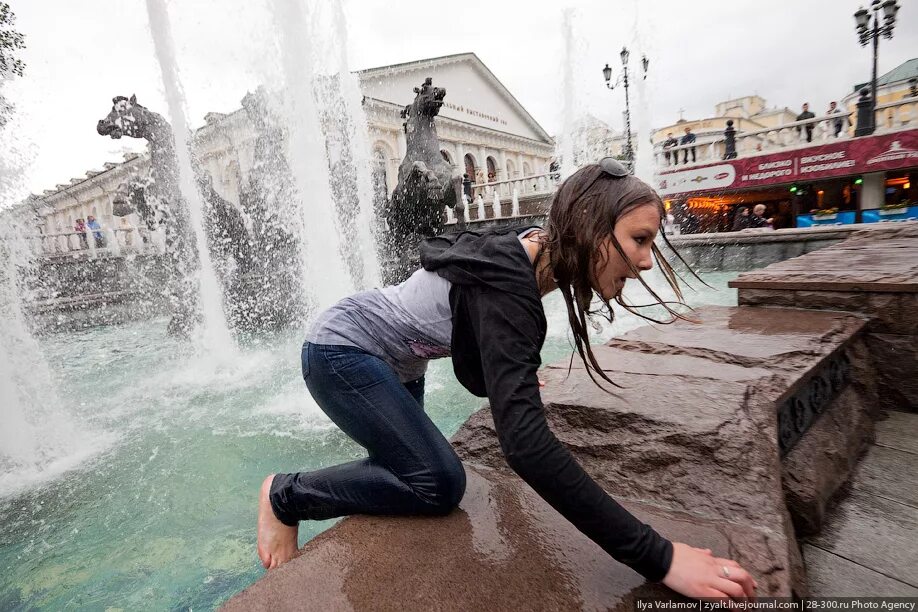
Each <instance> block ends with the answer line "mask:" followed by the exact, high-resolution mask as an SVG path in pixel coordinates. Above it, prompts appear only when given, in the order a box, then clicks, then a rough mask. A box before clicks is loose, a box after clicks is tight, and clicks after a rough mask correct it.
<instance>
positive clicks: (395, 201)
mask: <svg viewBox="0 0 918 612" xmlns="http://www.w3.org/2000/svg"><path fill="white" fill-rule="evenodd" d="M414 92H415V94H417V95H416V96H415V98H414V101H413V102H412V103H411V104H410V105H408V106H406V107H405V109H404V110H403V111H402V117H403V118H404V119H405V120H406V121H405V136H406V140H407V152H406V154H405V159H404V160H402V163H401V165H400V166H399V169H398V185H397V186H396V187H395V190H394V191H393V192H392V196H391V197H390V199H389V205H388V208H387V211H386V222H387V224H388V226H389V232H388V240H387V241H386V242H387V246H388V249H389V254H388V255H389V259H390V260H392V259H393V258H394V259H396V260H397V261H393V262H392V263H390V270H389V275H388V278H387V279H386V280H387V282H399V281H401V280H404V278H407V276H408V275H410V274H411V272H413V271H414V269H416V267H417V264H416V261H415V260H416V257H417V255H416V251H417V244H418V242H420V241H421V240H422V239H424V238H428V237H430V236H436V235H437V234H440V233H442V232H443V230H444V227H445V224H446V207H447V206H448V207H450V208H452V209H454V210H455V211H456V218H457V219H459V220H460V225H461V220H462V219H463V214H462V212H463V210H464V207H463V203H462V174H461V173H460V171H459V169H458V168H457V167H455V166H453V165H451V164H450V163H449V162H447V161H446V160H444V159H443V156H442V155H441V154H440V139H439V137H438V136H437V128H436V126H435V125H434V118H435V117H436V116H437V115H438V114H439V112H440V107H441V106H443V98H444V97H446V89H443V88H441V87H434V86H433V80H432V79H430V78H427V79H425V80H424V84H423V85H422V86H421V87H415V88H414ZM408 254H411V255H410V256H409V255H408Z"/></svg>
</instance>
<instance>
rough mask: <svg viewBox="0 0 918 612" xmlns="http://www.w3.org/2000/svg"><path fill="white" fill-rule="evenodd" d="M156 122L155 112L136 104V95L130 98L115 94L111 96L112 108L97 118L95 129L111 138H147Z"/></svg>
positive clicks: (101, 134)
mask: <svg viewBox="0 0 918 612" xmlns="http://www.w3.org/2000/svg"><path fill="white" fill-rule="evenodd" d="M156 123H157V121H156V113H154V112H152V111H150V110H149V109H147V108H146V107H145V106H141V105H140V104H137V96H136V95H132V96H131V97H130V98H126V97H125V96H115V97H114V98H112V110H111V111H110V112H109V113H108V115H106V116H105V118H104V119H100V120H99V122H98V123H97V124H96V131H97V132H98V133H99V135H100V136H111V137H112V138H113V139H117V138H121V137H122V136H127V137H129V138H147V139H149V138H150V136H152V134H153V129H154V127H155V125H156Z"/></svg>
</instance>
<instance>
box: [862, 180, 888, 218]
mask: <svg viewBox="0 0 918 612" xmlns="http://www.w3.org/2000/svg"><path fill="white" fill-rule="evenodd" d="M885 202H886V173H885V172H871V173H870V174H865V175H864V184H863V185H861V197H860V199H859V202H858V208H859V209H860V210H869V209H871V208H881V207H882V206H883V204H884V203H885Z"/></svg>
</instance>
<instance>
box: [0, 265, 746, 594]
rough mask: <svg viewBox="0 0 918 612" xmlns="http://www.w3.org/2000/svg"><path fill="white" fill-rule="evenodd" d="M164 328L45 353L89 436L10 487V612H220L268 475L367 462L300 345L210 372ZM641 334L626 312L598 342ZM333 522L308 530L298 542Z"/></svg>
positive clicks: (75, 336) (459, 416)
mask: <svg viewBox="0 0 918 612" xmlns="http://www.w3.org/2000/svg"><path fill="white" fill-rule="evenodd" d="M732 276H733V274H727V273H723V274H709V275H705V279H706V281H707V282H708V283H709V284H711V285H712V286H713V287H715V288H717V291H711V290H709V289H705V290H704V291H702V292H698V293H695V292H689V294H688V295H687V298H688V301H689V303H690V304H693V305H700V304H723V305H735V303H736V293H735V291H733V290H730V289H726V281H727V280H729V278H732ZM545 304H546V312H547V314H548V319H549V336H548V340H547V342H546V345H545V348H544V350H543V360H544V361H546V362H552V361H556V360H559V359H561V358H563V357H565V356H567V355H568V354H569V351H570V348H569V345H568V341H567V329H566V325H567V324H566V315H565V312H564V306H563V303H562V301H561V299H560V297H559V296H557V295H550V296H549V297H548V298H546V301H545ZM166 323H167V321H166V320H157V321H149V322H142V323H133V324H129V325H123V326H119V327H105V328H95V329H91V330H88V331H84V332H78V333H70V334H61V335H55V336H51V337H47V338H44V339H42V340H41V346H42V351H43V352H44V356H45V358H46V360H47V362H48V363H50V364H51V365H52V368H53V373H54V376H55V378H56V383H57V387H58V389H59V395H60V397H61V404H62V405H61V406H59V407H55V408H54V409H53V410H51V411H49V412H50V414H52V415H53V414H60V415H61V418H62V420H63V418H64V416H66V420H67V422H71V421H73V422H76V423H79V425H80V428H79V429H80V432H79V433H77V432H76V431H74V432H73V434H72V438H71V439H70V440H69V441H68V442H67V443H66V444H65V445H64V446H65V447H66V448H63V449H62V450H61V456H62V460H61V461H60V462H58V463H55V464H54V466H52V467H50V468H49V469H48V470H47V471H46V472H47V473H42V474H37V475H36V474H33V473H29V474H21V475H17V474H7V475H4V478H3V479H0V610H33V609H47V610H61V609H94V610H104V609H124V610H173V609H189V608H193V609H212V608H214V607H216V606H218V605H220V604H221V603H222V602H223V601H225V600H226V599H227V598H229V597H230V596H232V595H233V594H235V593H237V592H239V591H240V590H242V589H243V588H245V587H246V586H247V585H249V584H251V583H252V582H254V581H255V580H257V579H258V578H259V576H261V575H262V574H263V571H264V570H262V568H261V565H260V563H259V561H258V557H257V554H256V551H255V518H256V501H257V500H256V496H257V491H258V486H259V484H260V483H261V480H262V479H263V478H264V476H265V475H266V474H269V473H271V472H276V471H299V470H309V469H315V468H319V467H323V466H326V465H331V464H335V463H339V462H343V461H347V460H351V459H353V458H355V457H360V456H362V452H361V448H360V447H358V446H357V445H356V444H354V443H353V442H351V441H350V440H348V439H347V438H346V437H345V436H344V435H342V434H341V433H340V432H338V431H337V430H336V429H335V428H334V426H333V425H331V423H330V422H329V421H328V420H327V419H326V418H325V416H324V414H322V412H321V411H320V410H319V409H318V407H317V406H316V405H315V404H314V403H313V402H312V399H311V398H310V397H309V395H308V393H307V392H306V389H305V386H304V384H303V382H302V380H301V378H300V372H299V351H300V345H301V338H302V334H301V333H300V332H289V333H285V334H280V335H275V336H262V337H258V338H254V339H250V340H249V341H248V342H247V343H246V344H245V346H243V347H241V349H240V352H239V354H238V355H236V356H233V357H226V358H223V359H222V360H216V361H215V360H208V359H203V358H201V357H199V356H195V355H191V354H188V353H187V352H186V350H187V349H186V347H185V345H183V344H181V343H179V342H177V341H175V340H174V339H171V338H169V337H168V336H167V335H166ZM640 324H641V321H640V320H639V319H637V318H636V317H633V316H631V315H623V316H621V318H619V319H618V320H617V321H616V323H615V325H613V326H611V327H609V326H607V327H606V328H604V330H603V332H602V333H601V334H598V335H597V338H596V341H597V342H598V341H600V340H603V339H607V338H608V337H610V336H611V335H614V334H618V333H622V332H623V331H626V330H627V329H630V328H633V327H636V326H638V325H640ZM426 405H427V408H428V412H429V414H430V415H431V417H432V418H433V420H434V421H435V422H436V423H437V425H438V426H439V427H440V428H441V430H442V431H443V432H444V433H445V434H447V435H452V434H453V433H454V432H455V431H456V430H457V429H458V428H459V426H460V425H461V424H462V423H463V422H464V421H465V419H466V418H468V416H469V414H471V413H472V412H473V411H474V410H476V409H477V408H478V407H479V406H480V405H481V401H480V400H479V399H478V398H475V397H473V396H472V395H470V394H469V393H467V392H466V391H465V390H464V389H463V388H462V387H461V386H460V385H459V384H458V383H457V382H456V381H455V379H454V378H453V375H452V371H451V365H450V362H449V360H440V361H438V362H434V363H432V364H431V367H430V370H429V372H428V375H427V397H426ZM53 425H54V424H53V423H49V424H48V427H49V428H53ZM71 450H72V455H68V452H70V451H71ZM68 458H69V459H70V460H69V461H68ZM332 523H333V522H332V521H324V522H316V523H304V524H303V525H302V526H301V528H300V538H301V542H304V541H306V540H308V539H310V538H312V537H313V536H315V535H316V534H317V533H319V532H320V531H322V530H324V529H326V528H328V527H329V526H330V525H331V524H332Z"/></svg>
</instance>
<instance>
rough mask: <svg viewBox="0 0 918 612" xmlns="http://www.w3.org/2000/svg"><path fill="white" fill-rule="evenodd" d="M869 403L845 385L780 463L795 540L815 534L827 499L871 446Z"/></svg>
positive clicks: (868, 400)
mask: <svg viewBox="0 0 918 612" xmlns="http://www.w3.org/2000/svg"><path fill="white" fill-rule="evenodd" d="M872 399H873V398H870V397H864V396H863V394H862V393H859V390H858V389H856V388H855V387H854V386H853V385H849V386H848V387H847V388H846V389H845V390H844V391H842V393H841V394H840V395H839V396H838V397H837V398H835V401H834V402H832V404H831V405H830V406H829V408H828V409H827V410H826V412H825V413H824V414H823V415H821V416H820V417H819V418H818V419H816V421H815V422H814V423H813V426H812V427H811V428H810V429H809V430H808V431H807V433H806V435H805V436H804V437H803V439H802V440H800V441H799V442H798V443H797V445H796V446H794V448H793V449H792V450H791V451H790V453H788V454H787V456H786V457H785V458H784V493H785V497H786V500H787V507H788V510H789V511H790V514H791V517H792V518H793V521H794V527H795V529H796V531H797V535H798V536H799V535H809V534H813V533H817V532H819V530H820V529H821V528H822V524H823V520H824V518H825V512H826V509H827V506H828V504H829V500H830V499H831V498H832V496H833V495H834V494H835V493H836V492H837V491H838V490H839V489H840V488H841V486H842V485H843V484H845V482H847V481H848V480H849V478H850V477H851V475H852V473H853V472H854V470H855V468H856V467H857V464H858V459H859V458H860V456H861V455H862V454H863V453H864V451H865V450H866V449H867V446H868V445H869V444H870V443H871V442H873V416H872V406H874V405H875V400H873V401H871V400H872Z"/></svg>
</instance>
